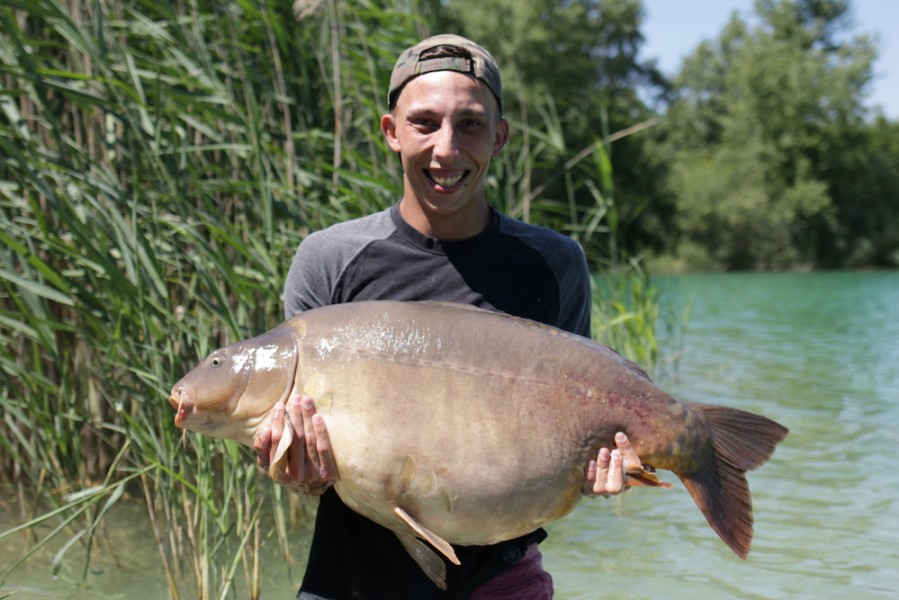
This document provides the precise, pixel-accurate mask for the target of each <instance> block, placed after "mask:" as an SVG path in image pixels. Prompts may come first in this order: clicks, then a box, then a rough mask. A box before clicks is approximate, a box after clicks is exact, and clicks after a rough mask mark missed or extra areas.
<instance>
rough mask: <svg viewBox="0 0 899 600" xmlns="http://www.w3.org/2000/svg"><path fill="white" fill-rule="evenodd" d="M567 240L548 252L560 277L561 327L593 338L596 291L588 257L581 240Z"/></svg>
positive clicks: (548, 258)
mask: <svg viewBox="0 0 899 600" xmlns="http://www.w3.org/2000/svg"><path fill="white" fill-rule="evenodd" d="M567 242H568V243H566V244H564V245H563V246H561V247H560V248H559V250H560V252H558V253H556V252H553V253H550V254H549V255H548V256H547V260H548V261H549V263H550V266H551V267H552V269H553V271H554V272H555V273H556V277H557V278H558V281H559V328H560V329H564V330H566V331H571V332H574V333H577V334H579V335H582V336H584V337H588V338H589V337H591V330H590V327H591V325H590V318H591V313H592V309H593V291H592V288H591V285H590V272H589V270H588V269H587V258H586V256H585V255H584V250H583V248H581V245H580V244H578V243H577V242H575V241H574V240H572V239H570V238H569V239H568V240H567Z"/></svg>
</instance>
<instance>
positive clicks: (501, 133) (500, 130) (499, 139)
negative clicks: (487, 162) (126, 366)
mask: <svg viewBox="0 0 899 600" xmlns="http://www.w3.org/2000/svg"><path fill="white" fill-rule="evenodd" d="M508 143H509V122H508V121H507V120H506V119H505V118H503V117H500V119H499V123H498V124H497V126H496V136H495V137H494V138H493V156H499V153H500V152H502V151H503V148H505V147H506V144H508Z"/></svg>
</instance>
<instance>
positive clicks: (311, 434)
mask: <svg viewBox="0 0 899 600" xmlns="http://www.w3.org/2000/svg"><path fill="white" fill-rule="evenodd" d="M294 400H295V404H294V406H295V410H298V412H299V415H300V418H301V419H302V425H301V427H302V429H301V430H300V431H302V432H303V437H304V438H305V442H306V444H305V448H304V450H305V452H306V457H305V459H306V464H307V465H308V467H309V468H311V469H312V472H314V473H318V472H319V470H320V469H319V464H318V463H319V459H318V450H317V445H318V438H317V436H316V435H315V427H314V426H313V424H312V418H313V417H314V416H315V402H314V401H313V400H312V398H310V397H309V396H302V397H299V398H295V399H294V398H291V401H294Z"/></svg>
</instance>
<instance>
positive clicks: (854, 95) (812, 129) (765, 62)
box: [664, 0, 899, 268]
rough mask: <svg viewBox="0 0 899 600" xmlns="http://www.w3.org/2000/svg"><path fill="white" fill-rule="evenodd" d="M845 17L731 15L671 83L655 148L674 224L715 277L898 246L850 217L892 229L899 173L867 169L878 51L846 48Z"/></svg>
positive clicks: (879, 162) (833, 261)
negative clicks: (667, 173)
mask: <svg viewBox="0 0 899 600" xmlns="http://www.w3.org/2000/svg"><path fill="white" fill-rule="evenodd" d="M848 10H849V4H848V3H847V2H844V1H841V0H780V1H778V0H759V1H757V2H756V12H757V14H756V19H757V22H756V23H754V24H753V23H750V22H747V21H746V20H744V19H741V18H740V17H738V16H736V15H734V16H733V17H732V18H731V21H730V22H729V23H728V25H727V26H726V27H725V29H724V30H723V31H722V33H721V35H720V36H719V37H718V39H716V40H714V41H712V42H706V43H703V44H702V45H700V47H699V48H697V49H696V51H695V52H694V53H693V54H692V55H691V56H690V57H689V58H688V59H687V60H686V61H685V63H684V65H683V67H682V69H681V71H680V73H679V74H678V75H677V77H676V79H675V82H674V84H675V98H676V99H675V100H674V102H673V103H672V104H671V105H670V107H669V109H668V113H667V119H666V121H667V123H666V127H665V140H664V146H665V147H666V148H667V151H668V153H669V155H670V156H671V157H672V158H673V165H672V177H671V180H670V183H671V186H672V189H673V191H674V193H675V194H676V195H677V198H678V200H677V207H678V220H677V223H678V226H679V229H680V231H681V232H682V234H683V238H684V239H686V240H689V242H690V244H692V245H693V246H694V247H697V246H698V247H699V248H701V249H702V251H704V252H705V254H706V255H707V257H708V258H709V259H710V260H711V261H712V262H713V263H716V264H719V265H721V266H724V267H728V268H785V267H794V266H801V265H805V266H841V265H846V264H860V263H871V262H874V263H882V262H883V260H884V259H885V257H886V256H885V254H884V252H885V248H886V247H887V246H889V245H890V244H889V242H888V240H889V239H894V238H895V232H894V231H893V232H892V233H888V234H886V235H884V231H883V230H884V223H886V221H881V222H880V223H879V224H875V223H873V222H872V220H867V219H865V218H864V217H861V216H860V215H859V214H858V213H859V212H860V211H859V205H860V204H862V205H864V206H865V207H866V208H865V209H863V210H862V211H861V212H862V213H863V214H871V212H870V211H871V209H875V207H877V208H876V209H875V211H874V213H875V214H878V215H879V216H881V217H892V222H896V221H897V219H899V212H897V211H899V208H897V202H896V193H897V192H896V189H895V188H893V189H892V190H890V189H889V185H890V184H889V181H892V182H895V173H896V163H895V162H894V163H893V166H892V168H891V167H890V166H888V164H889V159H888V156H889V155H888V154H886V155H882V156H880V157H879V158H878V157H877V156H875V154H876V152H877V151H876V150H875V148H877V147H878V142H875V139H879V138H880V136H879V135H877V134H876V129H875V128H872V127H870V126H868V125H867V124H866V116H867V115H866V112H865V109H864V107H863V100H864V93H865V90H866V86H867V85H868V83H869V81H870V79H871V69H872V62H873V59H874V57H875V49H874V46H873V43H872V41H871V40H870V39H869V38H868V37H866V36H856V37H849V35H848V22H847V18H848V15H849V12H848ZM879 143H880V144H882V143H883V142H879ZM869 161H870V163H871V165H870V168H869V167H867V166H865V163H867V162H869ZM856 168H858V169H859V170H858V171H855V172H854V174H853V171H854V169H856ZM891 172H892V174H890V173H891ZM891 178H892V179H891ZM886 228H887V229H893V228H892V227H889V226H888V227H886ZM893 249H895V246H894V247H893Z"/></svg>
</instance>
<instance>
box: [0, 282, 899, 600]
mask: <svg viewBox="0 0 899 600" xmlns="http://www.w3.org/2000/svg"><path fill="white" fill-rule="evenodd" d="M655 283H656V284H657V286H658V287H659V288H660V291H661V300H662V312H663V313H665V314H666V315H669V316H670V317H672V318H674V317H677V316H679V315H682V314H683V313H684V311H685V310H686V309H687V307H691V314H690V320H689V324H688V326H687V328H686V330H685V331H683V332H681V333H679V334H676V335H674V336H673V337H672V336H670V335H669V336H667V337H666V336H665V335H662V338H663V340H662V343H663V348H664V350H665V351H666V352H667V353H669V354H677V355H678V356H679V358H678V360H676V361H675V362H673V363H669V364H666V365H664V366H663V367H662V368H661V369H660V371H659V373H658V374H657V376H656V380H657V382H658V383H659V384H660V385H661V386H662V387H663V388H664V389H666V390H668V391H669V392H671V393H672V394H674V395H675V396H677V397H678V398H680V399H682V400H690V401H699V402H709V403H714V404H722V405H727V406H733V407H738V408H743V409H747V410H752V411H755V412H759V413H763V414H765V415H767V416H769V417H771V418H773V419H775V420H777V421H779V422H781V423H783V424H784V425H786V426H787V427H789V428H790V430H791V433H790V435H789V436H788V437H787V439H786V441H785V442H784V443H783V444H781V446H780V447H779V448H778V450H777V452H776V453H775V455H774V457H773V459H772V460H771V462H769V463H768V464H767V465H766V466H764V467H763V468H762V469H760V470H759V471H756V472H753V473H751V474H750V475H749V482H750V486H751V488H752V492H753V500H754V507H755V518H756V522H755V531H756V533H755V540H754V543H753V550H752V552H751V553H750V555H749V558H748V560H746V561H743V560H740V559H739V558H737V557H736V556H735V555H734V554H733V553H732V552H731V551H730V550H729V549H728V548H727V547H726V546H725V545H724V544H723V543H722V542H721V541H720V540H719V539H718V537H717V536H716V535H715V534H714V533H713V532H712V530H711V529H710V528H709V527H708V525H707V524H706V522H705V520H704V519H703V517H702V515H701V513H700V512H699V510H698V509H697V508H696V506H695V505H694V504H693V502H692V500H691V499H690V497H689V494H688V493H687V492H686V490H685V489H684V488H683V486H682V485H681V484H680V482H678V481H677V479H676V477H675V476H674V475H672V474H671V473H668V472H662V473H661V476H662V478H663V479H665V480H667V481H671V482H672V483H674V484H675V486H674V488H673V489H670V490H660V489H646V488H642V489H641V488H638V489H635V490H632V491H630V492H628V493H627V494H625V495H623V496H621V497H620V498H614V499H609V500H602V499H597V500H590V501H585V502H582V503H581V505H580V506H579V507H578V508H577V509H576V510H575V512H574V513H573V514H572V515H570V516H568V517H566V518H565V519H563V520H562V521H559V522H557V523H554V524H552V525H551V526H550V527H548V529H549V531H550V538H549V540H547V541H546V542H544V544H542V548H543V551H544V555H545V562H546V565H547V568H548V569H549V570H550V572H551V573H552V574H553V577H554V580H555V585H556V590H557V595H556V597H557V598H559V599H562V600H565V599H569V598H571V599H585V600H592V599H600V598H625V599H652V600H655V599H660V600H661V599H665V600H667V599H685V600H686V599H689V600H701V599H715V600H717V599H726V598H735V599H744V598H745V599H768V598H776V599H780V598H791V599H802V598H809V599H812V598H814V599H821V598H846V597H850V598H852V600H865V599H869V598H870V599H874V598H896V597H899V470H897V468H896V466H895V465H894V464H893V462H892V461H893V459H894V458H895V457H896V456H897V454H899V452H897V451H899V272H871V273H814V274H724V275H696V276H677V277H667V278H657V279H656V280H655ZM662 333H664V332H662ZM117 510H120V512H119V513H117V518H116V519H114V520H113V521H112V522H110V523H109V525H108V531H109V534H108V536H109V537H108V540H109V542H110V543H109V546H108V549H107V550H106V551H104V550H103V548H101V549H99V550H98V551H97V552H96V555H95V560H94V562H92V567H91V569H90V571H89V572H88V575H87V579H85V580H83V579H82V573H81V568H82V563H80V562H79V561H78V560H75V559H74V558H75V557H77V556H78V549H77V548H73V550H71V551H70V553H71V556H72V557H73V559H71V560H68V559H67V560H66V561H64V562H63V564H62V567H61V570H60V573H59V575H58V576H57V577H55V578H54V577H51V576H50V572H51V571H50V565H51V563H52V558H53V554H52V550H48V551H45V552H42V553H39V554H38V555H36V556H35V557H34V558H33V559H32V560H30V561H29V562H28V563H26V565H25V566H24V567H21V568H19V569H17V570H16V571H14V572H13V574H12V575H11V576H10V577H9V579H8V580H7V581H6V582H5V584H4V585H3V586H2V587H0V597H2V596H3V594H4V593H7V592H15V593H14V595H13V597H14V598H17V599H30V598H53V599H59V598H67V599H70V598H71V599H78V600H80V599H87V598H160V599H164V598H166V597H167V594H166V591H165V590H166V587H165V581H164V576H163V574H162V570H161V568H160V567H159V563H158V559H156V555H155V547H154V544H153V543H152V542H151V539H152V538H151V534H150V533H149V529H148V527H147V526H146V524H145V523H143V522H142V521H143V519H145V517H144V516H143V512H142V510H141V507H140V506H139V505H137V506H133V507H123V508H122V509H117ZM9 519H10V515H9V514H8V513H7V514H0V531H3V530H5V529H6V528H7V527H9V526H10V521H9ZM308 533H309V529H308V525H299V526H297V531H296V536H297V538H298V539H300V540H302V539H303V538H304V537H307V536H308ZM269 543H270V547H271V548H272V550H271V558H270V559H269V560H267V561H266V563H265V565H264V566H263V572H264V576H263V588H262V589H263V597H264V598H291V597H293V594H294V593H295V589H296V586H297V584H298V582H299V579H300V573H301V572H302V561H303V560H304V558H303V556H304V552H305V547H304V544H303V543H302V542H299V543H298V544H297V551H296V558H297V562H296V563H294V564H293V569H292V572H288V569H287V567H286V566H285V564H284V561H283V560H281V559H280V558H277V556H276V552H275V550H274V542H273V540H272V541H271V542H269V541H266V542H264V544H269ZM17 545H18V546H17ZM22 546H23V544H22V543H21V540H19V541H16V540H11V539H10V538H7V539H5V540H3V543H2V544H0V554H2V556H0V559H2V560H0V567H3V566H4V565H6V564H7V563H8V561H9V557H10V556H12V555H13V554H14V553H15V552H17V551H20V548H21V547H22ZM237 590H238V592H237V594H235V596H233V597H237V598H244V597H246V594H245V593H243V592H242V589H241V588H240V587H238V588H237ZM185 597H189V595H188V596H185Z"/></svg>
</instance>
